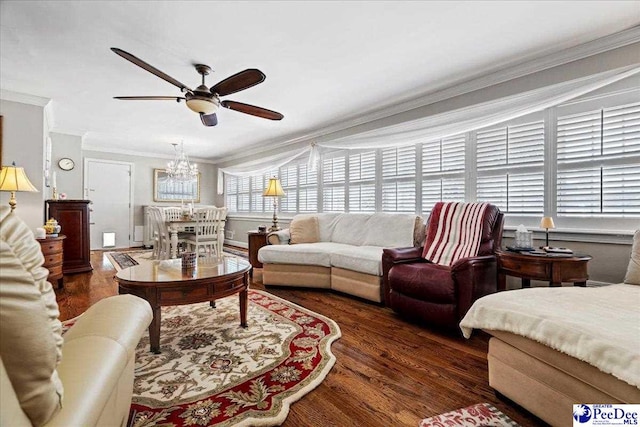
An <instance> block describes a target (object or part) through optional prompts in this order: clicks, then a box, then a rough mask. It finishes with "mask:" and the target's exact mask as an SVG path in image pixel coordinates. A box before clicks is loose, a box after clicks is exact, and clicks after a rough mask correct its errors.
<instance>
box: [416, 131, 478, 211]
mask: <svg viewBox="0 0 640 427" xmlns="http://www.w3.org/2000/svg"><path fill="white" fill-rule="evenodd" d="M466 140H467V139H466V135H457V136H453V137H450V138H445V139H441V140H438V141H432V142H428V143H424V144H422V183H421V184H422V209H421V211H422V212H423V213H425V214H428V212H430V211H431V209H432V208H433V205H434V204H435V203H436V202H440V201H443V202H463V201H464V200H465V185H464V182H465V180H464V168H465V148H466Z"/></svg>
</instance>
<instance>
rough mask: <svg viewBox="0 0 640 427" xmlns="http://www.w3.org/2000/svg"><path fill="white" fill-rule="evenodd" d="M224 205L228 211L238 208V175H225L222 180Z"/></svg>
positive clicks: (234, 210)
mask: <svg viewBox="0 0 640 427" xmlns="http://www.w3.org/2000/svg"><path fill="white" fill-rule="evenodd" d="M224 187H225V188H224V194H225V206H226V207H227V208H228V209H229V211H230V212H236V211H237V210H238V177H237V176H233V175H226V176H225V180H224Z"/></svg>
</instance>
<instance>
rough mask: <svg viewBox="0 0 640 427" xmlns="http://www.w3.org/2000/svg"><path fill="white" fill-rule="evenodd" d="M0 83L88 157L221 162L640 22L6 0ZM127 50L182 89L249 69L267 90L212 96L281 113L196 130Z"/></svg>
mask: <svg viewBox="0 0 640 427" xmlns="http://www.w3.org/2000/svg"><path fill="white" fill-rule="evenodd" d="M0 8H1V9H0V25H1V28H0V30H1V31H0V88H1V89H2V90H3V91H11V92H18V93H24V94H29V95H35V96H39V97H45V98H50V99H52V100H53V104H52V106H53V116H54V119H55V123H54V128H53V131H56V132H60V133H70V134H76V135H84V144H85V146H87V147H103V148H104V149H107V150H115V151H128V152H139V153H144V154H147V155H150V154H153V153H155V154H158V155H170V154H171V153H172V150H173V148H172V147H171V145H170V143H172V142H178V141H179V140H184V143H185V149H186V150H187V152H188V153H189V154H190V156H191V157H192V158H200V159H202V158H205V159H211V160H216V159H220V158H224V157H225V156H230V155H234V154H237V153H238V152H241V151H246V150H247V149H249V148H256V147H261V146H263V147H268V146H269V145H270V144H273V143H282V142H284V141H288V140H292V139H295V138H298V137H300V136H302V135H306V134H310V133H314V132H318V131H321V130H322V129H323V128H326V127H327V126H335V125H336V124H340V123H341V122H343V121H346V120H347V119H353V118H356V117H357V116H360V115H363V114H365V113H370V112H372V111H375V110H379V109H383V108H385V107H390V106H393V105H394V104H397V103H399V102H402V101H408V100H410V99H412V98H415V97H417V96H419V95H424V94H427V93H429V92H433V91H435V90H436V89H442V88H443V87H446V86H448V85H450V84H451V83H452V82H460V81H463V80H465V79H468V78H470V77H472V76H478V75H480V74H482V73H486V72H489V71H492V70H495V69H496V68H497V67H499V66H500V65H501V64H513V63H514V62H515V61H519V60H528V59H531V58H535V57H536V56H539V55H543V54H548V53H552V52H556V51H560V50H562V49H566V48H568V47H571V46H575V45H578V44H581V43H584V42H587V41H591V40H594V39H597V38H600V37H603V36H605V35H608V34H612V33H615V32H618V31H621V30H624V29H627V28H630V27H632V26H634V25H638V23H639V22H640V3H639V2H637V1H554V2H551V1H549V2H545V1H521V2H506V1H505V2H484V1H476V2H451V1H448V2H398V1H395V2H383V1H355V2H338V1H331V2H309V1H307V2H293V1H282V2H258V1H248V2H206V1H175V2H152V1H126V2H125V1H100V2H93V1H92V2H89V1H86V2H81V1H64V2H63V1H41V2H18V1H4V0H3V1H2V3H1V6H0ZM110 47H119V48H121V49H123V50H126V51H128V52H130V53H132V54H134V55H136V56H138V57H139V58H141V59H142V60H144V61H146V62H148V63H150V64H151V65H153V66H155V67H157V68H159V69H160V70H162V71H164V72H165V73H167V74H169V75H170V76H172V77H174V78H176V79H177V80H180V81H182V82H183V83H185V84H187V85H188V86H191V87H194V86H197V85H198V84H199V80H200V76H199V75H198V74H197V73H196V72H195V70H194V68H193V66H192V64H194V63H204V64H208V65H210V66H211V67H212V68H213V69H214V71H215V72H214V74H213V75H212V76H211V75H210V76H208V78H207V85H208V86H211V85H213V84H214V83H215V82H217V81H219V80H222V79H224V78H226V77H228V76H229V75H232V74H234V73H236V72H238V71H241V70H243V69H245V68H259V69H260V70H262V71H263V72H264V73H265V74H266V75H267V79H266V80H265V82H263V83H262V84H260V85H258V86H255V87H253V88H250V89H247V90H245V91H243V92H239V93H236V94H233V95H229V96H227V97H224V98H223V99H231V100H236V101H240V102H245V103H249V104H254V105H258V106H261V107H265V108H269V109H272V110H276V111H279V112H281V113H282V114H284V119H283V120H282V121H270V120H265V119H261V118H257V117H254V116H249V115H245V114H241V113H238V112H235V111H231V110H226V109H223V110H222V111H220V112H219V114H218V120H219V124H218V126H216V127H213V128H206V127H204V126H203V125H202V124H201V123H200V120H199V118H198V116H197V114H195V113H193V112H191V111H190V110H188V109H187V107H186V106H185V105H184V103H181V104H177V103H175V102H171V101H135V102H134V101H118V100H114V99H112V97H113V96H127V95H168V96H179V95H180V92H179V90H178V88H176V87H174V86H172V85H170V84H169V83H167V82H165V81H163V80H161V79H159V78H158V77H155V76H154V75H152V74H150V73H148V72H146V71H144V70H143V69H141V68H138V67H136V66H135V65H133V64H131V63H130V62H128V61H126V60H124V59H123V58H121V57H119V56H117V55H115V54H114V53H112V52H111V51H110V50H109V48H110Z"/></svg>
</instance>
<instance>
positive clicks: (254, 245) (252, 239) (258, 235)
mask: <svg viewBox="0 0 640 427" xmlns="http://www.w3.org/2000/svg"><path fill="white" fill-rule="evenodd" d="M267 234H268V233H267V232H266V231H249V232H248V233H247V235H248V236H249V262H250V263H251V266H252V267H253V268H262V263H261V262H260V261H258V250H259V249H260V248H261V247H263V246H265V245H266V244H267ZM250 274H251V276H252V277H253V269H252V270H251V273H250Z"/></svg>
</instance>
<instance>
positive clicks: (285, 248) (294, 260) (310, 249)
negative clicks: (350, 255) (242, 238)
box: [258, 242, 347, 267]
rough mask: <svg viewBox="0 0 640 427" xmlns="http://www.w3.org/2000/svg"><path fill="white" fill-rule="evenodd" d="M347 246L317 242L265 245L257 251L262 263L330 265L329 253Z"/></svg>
mask: <svg viewBox="0 0 640 427" xmlns="http://www.w3.org/2000/svg"><path fill="white" fill-rule="evenodd" d="M345 247H347V246H346V245H342V244H340V243H331V242H318V243H300V244H299V245H267V246H263V247H261V248H260V250H259V251H258V260H259V261H260V262H261V263H263V264H301V265H318V266H321V267H331V253H332V252H334V251H337V250H339V249H342V248H345Z"/></svg>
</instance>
